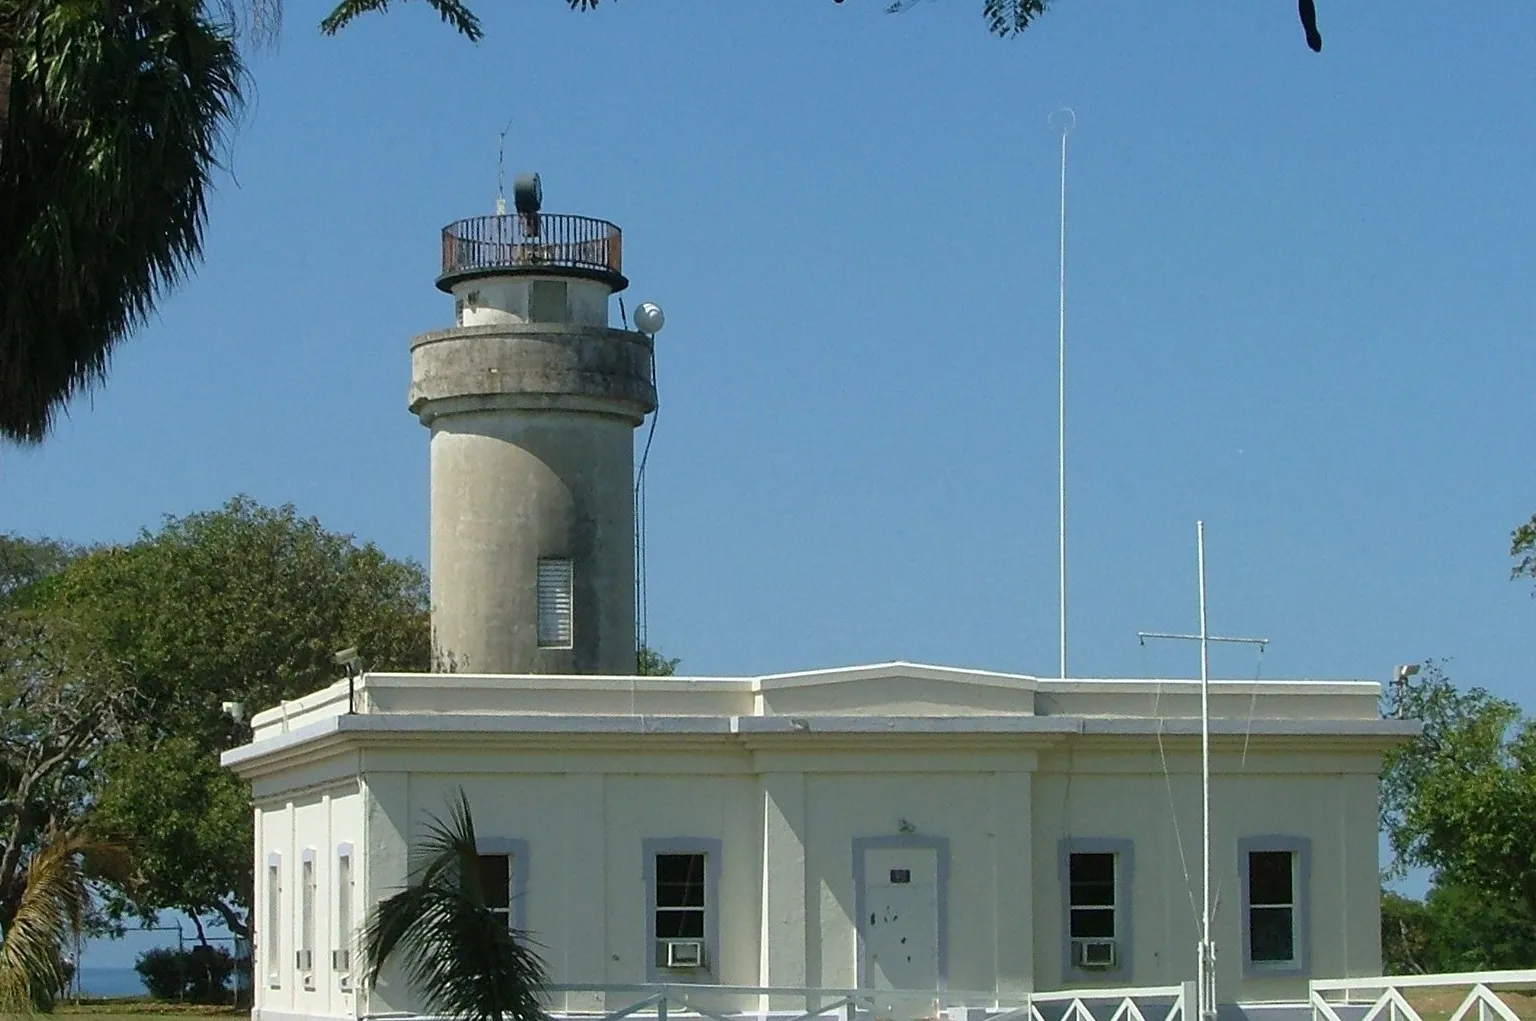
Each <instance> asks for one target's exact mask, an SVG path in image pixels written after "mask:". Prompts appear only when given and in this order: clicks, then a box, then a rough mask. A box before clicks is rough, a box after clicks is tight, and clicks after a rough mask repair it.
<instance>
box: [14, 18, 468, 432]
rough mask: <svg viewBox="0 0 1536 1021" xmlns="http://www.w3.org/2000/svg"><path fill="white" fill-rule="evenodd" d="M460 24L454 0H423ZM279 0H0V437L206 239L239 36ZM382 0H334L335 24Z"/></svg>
mask: <svg viewBox="0 0 1536 1021" xmlns="http://www.w3.org/2000/svg"><path fill="white" fill-rule="evenodd" d="M428 2H429V4H430V5H431V6H432V7H434V8H436V9H437V10H438V12H439V13H440V14H441V15H442V16H443V18H444V20H446V21H449V22H450V23H451V24H453V25H454V26H455V27H457V28H458V29H459V31H460V32H462V33H463V34H465V35H467V36H469V37H470V38H471V39H476V38H479V23H478V22H477V21H476V20H475V18H474V15H473V14H471V13H470V12H469V11H468V10H466V9H465V8H464V7H463V5H462V4H461V3H460V2H459V0H428ZM282 6H283V5H282V0H71V2H70V3H59V2H57V0H0V438H4V439H9V440H12V441H14V442H39V441H41V440H42V439H43V437H44V436H45V435H46V434H47V432H48V429H49V427H50V425H51V424H52V421H53V419H54V417H55V416H56V415H57V414H58V413H59V411H60V410H62V409H63V408H64V406H65V405H66V404H67V403H68V402H69V400H70V398H71V397H72V396H74V395H75V394H76V393H78V392H80V391H81V390H83V389H86V388H89V387H90V386H92V385H94V384H97V383H100V382H101V381H102V380H103V379H105V377H106V372H107V363H108V360H109V358H110V356H111V354H112V351H113V350H114V349H115V348H116V346H117V345H118V344H119V343H120V342H122V341H123V340H124V339H125V338H126V337H127V336H128V335H129V334H130V333H132V332H133V331H134V330H135V329H136V328H137V327H139V326H140V325H142V324H143V323H144V321H145V320H146V319H148V317H149V316H150V314H151V313H152V312H153V311H154V308H155V305H156V303H157V302H158V300H159V299H160V297H161V296H162V295H163V294H164V293H165V292H166V290H168V289H169V288H170V287H172V286H174V285H175V284H176V283H177V282H178V281H179V280H180V279H181V278H182V277H184V276H185V275H186V274H187V273H188V272H190V271H191V269H192V268H193V266H194V265H195V264H196V262H197V260H198V258H199V257H200V255H201V253H202V242H203V224H204V220H205V215H206V207H207V197H208V193H209V191H210V190H211V188H212V177H213V174H214V172H215V171H216V170H217V169H218V166H219V155H220V151H221V148H222V145H223V143H224V141H225V138H226V135H227V132H228V131H229V129H230V128H231V127H232V125H233V123H234V120H235V118H236V116H237V114H238V112H239V110H240V108H241V84H242V79H243V76H244V71H243V65H242V63H241V59H240V52H239V47H238V45H237V41H238V38H241V37H243V38H245V39H248V40H251V41H253V42H260V41H262V40H264V39H271V38H273V37H274V36H275V33H276V30H277V25H278V23H279V20H280V15H281V13H282ZM385 6H387V4H386V3H385V2H384V0H345V2H343V3H342V4H341V5H340V6H339V7H338V8H337V9H336V11H334V12H333V13H332V14H331V15H330V17H328V18H327V19H326V21H325V24H324V27H325V30H326V31H328V32H333V31H336V30H337V29H338V28H340V27H341V26H342V25H344V24H345V23H346V22H348V21H350V20H351V19H352V18H354V17H356V16H357V15H359V14H361V13H365V12H367V11H371V10H380V9H382V8H384V7H385Z"/></svg>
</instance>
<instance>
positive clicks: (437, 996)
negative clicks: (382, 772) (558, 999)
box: [362, 790, 548, 1021]
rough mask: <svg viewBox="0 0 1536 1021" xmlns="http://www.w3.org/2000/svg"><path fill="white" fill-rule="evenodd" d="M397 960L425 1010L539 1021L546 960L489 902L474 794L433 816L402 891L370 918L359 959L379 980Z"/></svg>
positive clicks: (460, 1020)
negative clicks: (471, 799)
mask: <svg viewBox="0 0 1536 1021" xmlns="http://www.w3.org/2000/svg"><path fill="white" fill-rule="evenodd" d="M396 957H398V958H399V960H400V963H401V964H402V965H403V966H404V971H405V977H406V981H407V982H408V983H409V985H410V987H411V989H412V990H413V991H414V992H415V993H416V995H417V996H419V997H420V998H421V1004H420V1006H421V1007H422V1008H423V1011H424V1012H425V1013H428V1014H434V1015H437V1016H439V1017H445V1018H450V1019H453V1021H502V1019H503V1018H511V1019H513V1021H542V1019H543V1018H544V1017H545V1016H546V1015H545V1012H544V1007H543V1004H542V1003H541V1002H540V998H539V994H540V992H541V990H542V989H543V988H544V986H546V985H547V984H548V977H547V974H546V972H545V968H544V963H543V961H542V960H541V959H540V958H539V955H538V953H537V951H535V950H534V949H533V946H532V943H531V941H530V940H529V939H528V936H527V934H526V933H523V932H519V931H518V930H516V929H513V928H512V927H511V926H509V925H508V923H507V920H506V917H505V916H504V915H497V914H496V913H495V912H494V911H493V910H492V909H491V908H490V907H489V906H488V905H487V904H486V897H485V887H484V884H483V882H482V880H481V872H480V855H479V851H478V846H477V844H476V841H475V823H474V817H473V815H472V813H471V812H470V807H469V799H468V798H467V797H465V795H464V792H463V791H462V790H461V791H459V792H458V798H457V800H455V801H454V802H453V803H452V804H451V806H450V811H449V816H448V820H447V821H446V822H444V821H443V820H440V819H438V818H436V817H429V819H428V825H427V834H426V838H425V839H424V840H423V841H422V844H421V849H420V850H419V851H418V852H417V853H416V855H415V861H414V862H413V863H412V869H411V876H410V878H409V881H408V882H407V884H406V886H405V888H404V889H403V890H401V891H400V892H399V893H397V894H395V895H394V896H392V897H389V898H388V899H386V900H384V901H382V902H380V903H379V905H378V907H376V908H375V909H374V910H373V912H372V913H371V914H370V915H369V917H368V919H367V920H366V921H365V922H364V925H363V932H362V961H363V967H364V968H365V969H366V972H367V975H368V981H369V982H377V981H378V978H379V975H380V973H381V972H382V971H383V970H384V968H385V966H386V965H388V964H389V963H390V961H391V960H393V959H395V958H396Z"/></svg>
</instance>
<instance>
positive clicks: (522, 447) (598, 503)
mask: <svg viewBox="0 0 1536 1021" xmlns="http://www.w3.org/2000/svg"><path fill="white" fill-rule="evenodd" d="M411 355H412V359H411V360H412V370H413V371H412V380H411V389H410V408H411V410H412V411H413V412H414V413H415V414H416V415H417V416H418V417H419V418H420V419H421V421H422V423H423V424H425V425H427V426H429V427H430V428H431V430H432V441H431V462H432V468H431V472H432V536H431V547H430V549H431V565H430V566H431V584H432V630H433V644H434V649H435V651H436V652H437V654H438V655H439V656H440V657H441V659H442V660H443V661H444V665H445V666H446V667H449V668H452V669H455V670H458V671H469V672H474V673H507V674H524V673H562V674H575V673H580V674H631V673H633V672H634V668H635V606H634V572H635V563H634V502H633V472H634V427H635V426H637V425H639V424H640V423H641V422H642V421H643V420H644V417H645V415H646V414H648V413H649V412H650V411H652V410H654V409H655V407H656V390H655V387H654V385H653V384H652V382H651V342H650V340H649V339H648V338H646V337H645V336H643V335H641V334H638V333H630V332H626V331H623V330H611V329H606V328H602V327H598V328H594V327H590V326H585V327H583V326H573V325H569V324H550V323H539V324H497V325H494V326H472V327H463V328H459V329H451V330H440V331H435V332H433V333H427V334H423V335H422V336H420V337H417V338H416V339H415V341H413V342H412V345H411ZM541 557H567V558H569V559H570V560H571V561H572V565H573V575H574V610H573V616H574V629H573V630H574V634H573V644H572V647H571V648H568V649H554V648H540V647H539V643H538V632H537V625H538V621H537V617H538V612H537V586H536V578H537V565H538V561H539V559H540V558H541Z"/></svg>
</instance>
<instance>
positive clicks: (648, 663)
mask: <svg viewBox="0 0 1536 1021" xmlns="http://www.w3.org/2000/svg"><path fill="white" fill-rule="evenodd" d="M681 662H682V660H680V659H668V658H667V657H665V656H663V655H662V654H661V653H659V652H657V651H656V650H655V649H651V648H648V647H645V646H641V648H640V650H639V651H638V652H636V653H635V675H636V676H637V677H671V676H672V675H673V674H675V673H677V665H678V664H679V663H681Z"/></svg>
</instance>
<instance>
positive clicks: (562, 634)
mask: <svg viewBox="0 0 1536 1021" xmlns="http://www.w3.org/2000/svg"><path fill="white" fill-rule="evenodd" d="M538 584H539V648H541V649H569V648H570V647H571V640H572V636H573V631H574V629H573V627H572V621H571V617H572V607H571V587H572V577H571V562H570V561H569V560H566V559H555V558H546V559H543V560H540V561H539V581H538Z"/></svg>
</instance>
